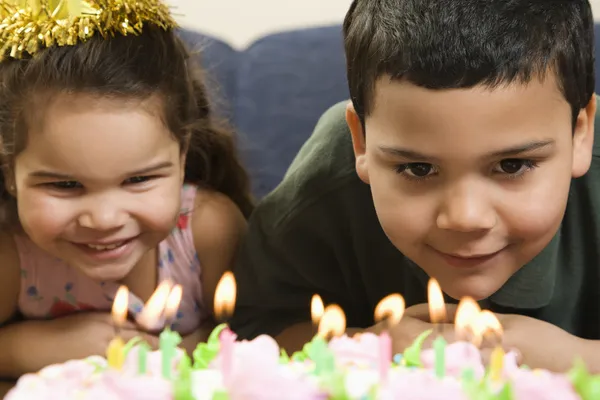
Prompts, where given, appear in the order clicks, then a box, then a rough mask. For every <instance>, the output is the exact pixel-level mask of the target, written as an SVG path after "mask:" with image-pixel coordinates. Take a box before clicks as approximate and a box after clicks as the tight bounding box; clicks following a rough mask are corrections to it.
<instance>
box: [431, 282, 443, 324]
mask: <svg viewBox="0 0 600 400" xmlns="http://www.w3.org/2000/svg"><path fill="white" fill-rule="evenodd" d="M427 297H428V302H429V317H430V318H431V322H432V323H434V324H438V323H442V322H445V321H446V305H445V304H444V294H443V293H442V288H440V284H439V283H438V281H437V280H436V279H435V278H431V279H430V280H429V284H428V286H427Z"/></svg>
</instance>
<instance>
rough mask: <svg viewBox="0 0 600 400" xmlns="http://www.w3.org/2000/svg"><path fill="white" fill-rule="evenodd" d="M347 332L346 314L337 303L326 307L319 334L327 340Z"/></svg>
mask: <svg viewBox="0 0 600 400" xmlns="http://www.w3.org/2000/svg"><path fill="white" fill-rule="evenodd" d="M344 332H346V314H344V311H343V310H342V308H341V307H340V306H338V305H337V304H330V305H328V306H327V307H325V310H324V311H323V316H322V317H321V321H320V322H319V331H318V335H319V336H320V337H322V338H323V339H325V340H326V341H327V340H329V339H331V338H332V337H335V336H342V335H343V334H344Z"/></svg>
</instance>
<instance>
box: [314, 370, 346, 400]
mask: <svg viewBox="0 0 600 400" xmlns="http://www.w3.org/2000/svg"><path fill="white" fill-rule="evenodd" d="M321 387H322V388H323V389H324V390H325V391H327V393H328V394H329V397H328V399H330V400H352V399H351V398H350V396H349V395H348V392H347V391H346V376H345V375H344V373H343V372H342V371H331V372H329V373H326V374H324V375H322V376H321Z"/></svg>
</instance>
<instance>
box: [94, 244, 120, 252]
mask: <svg viewBox="0 0 600 400" xmlns="http://www.w3.org/2000/svg"><path fill="white" fill-rule="evenodd" d="M122 245H123V242H120V243H113V244H109V245H106V246H104V245H96V244H88V245H87V246H88V247H89V248H91V249H94V250H99V251H103V250H113V249H116V248H117V247H119V246H122Z"/></svg>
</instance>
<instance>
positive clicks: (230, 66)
mask: <svg viewBox="0 0 600 400" xmlns="http://www.w3.org/2000/svg"><path fill="white" fill-rule="evenodd" d="M178 34H179V36H180V37H181V39H183V41H184V42H185V43H186V44H187V46H188V49H189V50H190V52H191V54H192V56H193V58H194V59H195V60H196V62H197V63H198V65H199V66H200V67H201V71H203V73H204V78H205V81H206V85H207V90H208V95H209V98H210V100H211V102H212V103H213V107H214V109H215V112H216V114H217V115H219V116H220V117H221V118H224V119H227V120H232V119H233V114H234V110H233V107H232V105H233V104H234V98H235V93H236V83H237V79H236V76H237V64H238V60H239V53H238V52H237V51H236V50H234V49H233V48H232V47H231V46H230V45H228V44H227V43H225V42H223V41H221V40H219V39H216V38H213V37H211V36H208V35H204V34H200V33H196V32H193V31H189V30H186V29H181V30H179V32H178Z"/></svg>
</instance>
